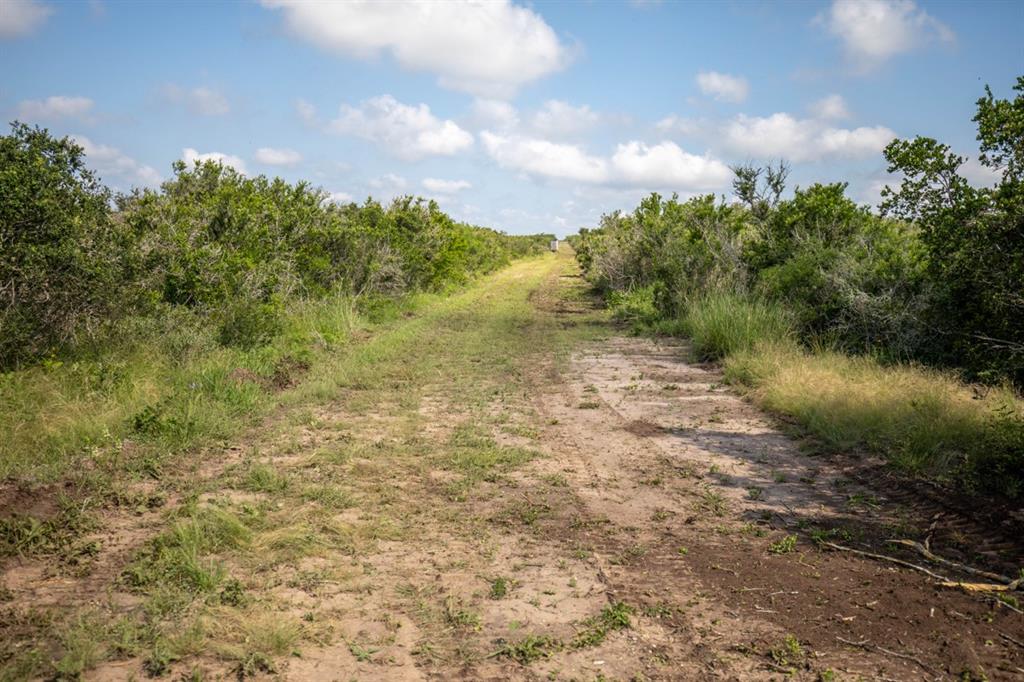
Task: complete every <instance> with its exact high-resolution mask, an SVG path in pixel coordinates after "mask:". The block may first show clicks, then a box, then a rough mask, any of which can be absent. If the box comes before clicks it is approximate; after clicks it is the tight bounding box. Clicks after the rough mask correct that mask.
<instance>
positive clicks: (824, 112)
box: [811, 95, 850, 119]
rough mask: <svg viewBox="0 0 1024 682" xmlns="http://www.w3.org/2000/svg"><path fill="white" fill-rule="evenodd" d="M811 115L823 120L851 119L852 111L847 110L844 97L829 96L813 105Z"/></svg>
mask: <svg viewBox="0 0 1024 682" xmlns="http://www.w3.org/2000/svg"><path fill="white" fill-rule="evenodd" d="M811 113H813V114H814V116H815V117H817V118H821V119H836V118H849V117H850V111H849V110H848V109H847V108H846V100H844V99H843V97H842V95H829V96H828V97H823V98H821V99H819V100H818V101H817V102H815V103H814V104H812V105H811Z"/></svg>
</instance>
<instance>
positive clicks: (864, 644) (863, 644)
mask: <svg viewBox="0 0 1024 682" xmlns="http://www.w3.org/2000/svg"><path fill="white" fill-rule="evenodd" d="M836 639H838V640H839V641H840V642H842V643H843V644H848V645H849V646H854V647H857V648H858V649H864V650H865V651H877V652H879V653H883V654H886V655H889V656H894V657H896V658H902V659H904V660H906V661H911V662H912V663H916V664H917V665H919V666H921V669H922V670H924V671H926V672H928V673H931V672H932V669H931V668H929V667H928V666H927V665H925V663H924V662H923V661H921V659H919V658H917V657H916V656H911V655H910V654H903V653H900V652H899V651H892V650H890V649H886V648H885V647H880V646H878V645H877V644H872V643H871V642H870V641H868V640H866V639H865V640H863V641H860V642H854V641H851V640H849V639H843V638H842V637H839V636H836Z"/></svg>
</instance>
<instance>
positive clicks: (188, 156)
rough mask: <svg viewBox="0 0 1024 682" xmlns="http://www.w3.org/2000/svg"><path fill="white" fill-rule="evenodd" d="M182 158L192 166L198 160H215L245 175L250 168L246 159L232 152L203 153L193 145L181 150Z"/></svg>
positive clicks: (201, 161) (199, 161)
mask: <svg viewBox="0 0 1024 682" xmlns="http://www.w3.org/2000/svg"><path fill="white" fill-rule="evenodd" d="M181 158H182V159H184V161H185V163H186V165H188V166H189V167H190V168H191V167H192V166H193V165H194V164H195V163H197V162H198V163H203V162H204V161H213V162H215V163H219V164H221V165H224V166H231V167H232V168H234V169H235V170H236V171H238V172H239V173H242V174H243V175H248V173H249V171H248V169H246V167H245V161H243V160H242V159H240V158H239V157H237V156H232V155H231V154H223V153H221V152H205V153H202V154H201V153H199V152H198V151H196V150H195V149H192V148H191V147H186V148H185V149H182V150H181Z"/></svg>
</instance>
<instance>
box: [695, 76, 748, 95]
mask: <svg viewBox="0 0 1024 682" xmlns="http://www.w3.org/2000/svg"><path fill="white" fill-rule="evenodd" d="M697 87H699V88H700V91H701V92H703V93H704V94H705V95H711V96H712V97H714V98H715V99H718V100H722V101H724V102H742V101H743V100H745V99H746V98H747V94H749V92H750V85H749V84H748V83H747V79H745V78H741V77H739V76H730V75H729V74H727V73H718V72H717V71H705V72H703V73H698V74H697Z"/></svg>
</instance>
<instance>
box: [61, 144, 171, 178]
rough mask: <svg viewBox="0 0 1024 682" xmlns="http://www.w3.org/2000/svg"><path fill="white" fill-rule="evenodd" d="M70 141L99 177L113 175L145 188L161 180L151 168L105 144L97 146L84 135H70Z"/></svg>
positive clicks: (158, 174)
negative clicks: (83, 154) (77, 146)
mask: <svg viewBox="0 0 1024 682" xmlns="http://www.w3.org/2000/svg"><path fill="white" fill-rule="evenodd" d="M71 137H72V139H74V141H75V142H76V143H78V145H79V146H80V147H81V148H82V149H83V150H85V156H86V159H87V161H88V163H89V165H90V166H92V167H94V168H96V170H98V171H99V173H100V175H101V176H102V175H115V176H118V177H120V178H123V179H124V180H127V181H128V182H130V183H132V184H137V185H142V186H145V187H156V186H157V185H159V184H160V183H161V182H163V178H162V177H160V173H158V172H157V171H156V169H154V168H153V167H152V166H147V165H145V164H141V163H139V162H138V161H136V160H135V159H133V158H131V157H130V156H128V155H127V154H124V153H123V152H122V151H121V150H120V149H117V148H116V147H111V146H109V145H105V144H97V143H95V142H93V141H92V140H90V139H89V138H88V137H85V136H84V135H72V136H71Z"/></svg>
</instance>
